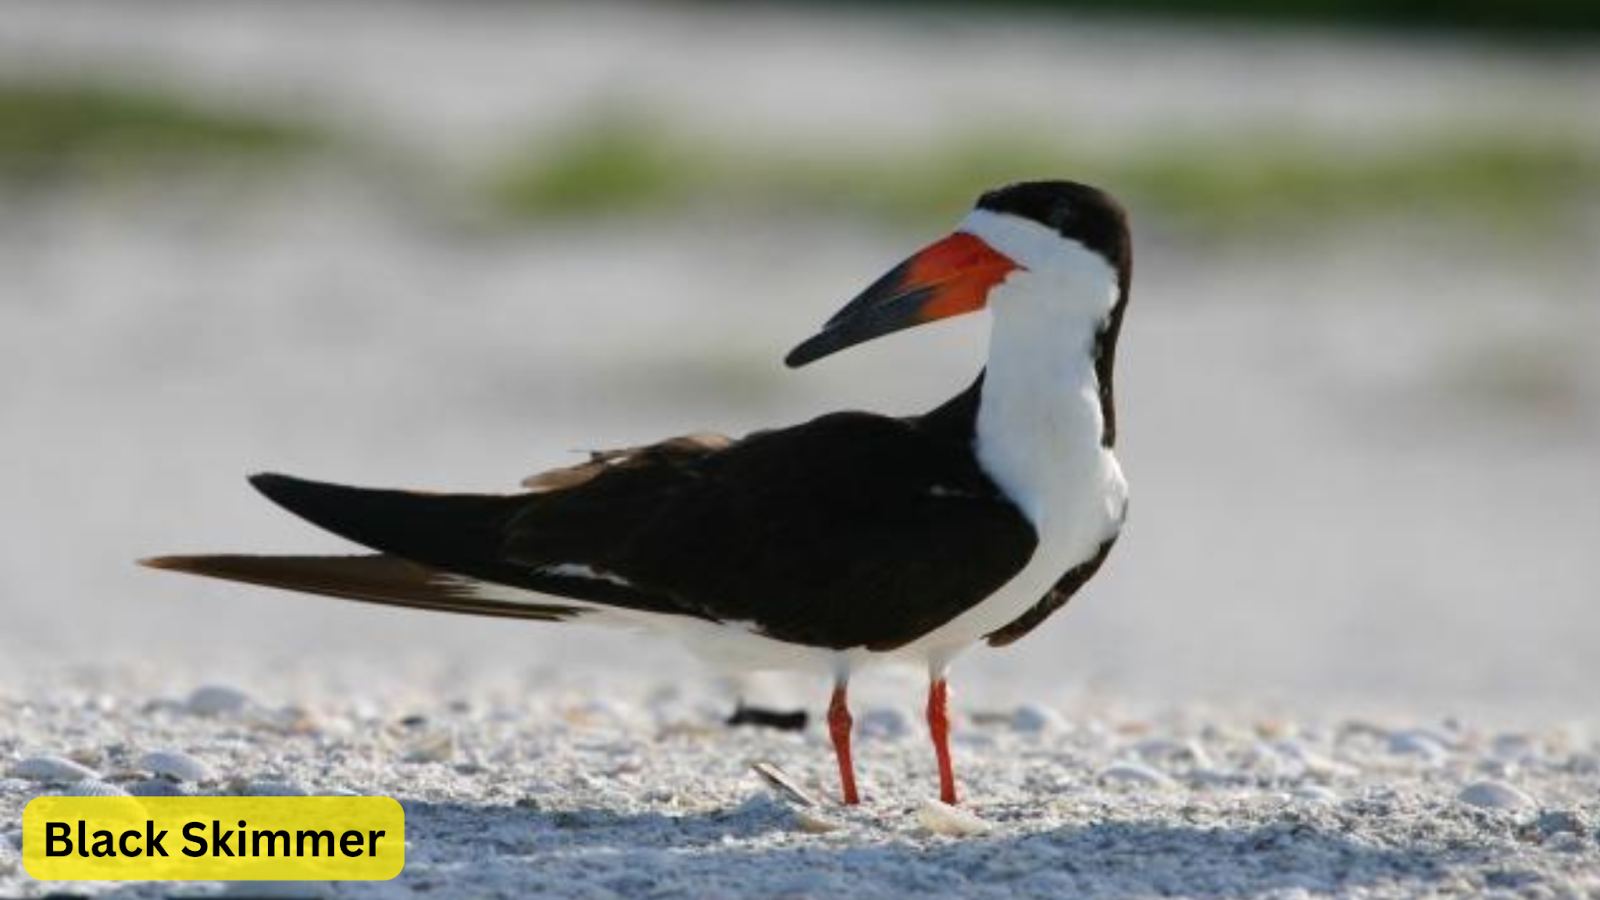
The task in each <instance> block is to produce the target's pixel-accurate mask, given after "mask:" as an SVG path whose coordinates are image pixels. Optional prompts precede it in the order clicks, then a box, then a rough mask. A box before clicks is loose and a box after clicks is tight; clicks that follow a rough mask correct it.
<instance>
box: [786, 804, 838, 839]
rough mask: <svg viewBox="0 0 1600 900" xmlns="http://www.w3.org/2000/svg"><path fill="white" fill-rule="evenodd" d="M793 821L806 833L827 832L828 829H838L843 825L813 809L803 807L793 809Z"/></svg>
mask: <svg viewBox="0 0 1600 900" xmlns="http://www.w3.org/2000/svg"><path fill="white" fill-rule="evenodd" d="M794 821H795V824H796V825H797V826H799V828H800V830H801V831H804V832H805V833H807V834H827V833H828V832H830V831H838V830H839V829H840V828H843V827H844V826H843V825H842V824H840V823H839V822H837V821H835V820H833V819H830V818H828V817H827V816H825V815H823V814H822V813H819V812H817V811H816V810H814V809H808V808H803V807H802V808H801V809H797V810H795V811H794Z"/></svg>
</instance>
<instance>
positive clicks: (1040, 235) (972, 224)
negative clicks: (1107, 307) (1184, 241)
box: [956, 209, 1116, 278]
mask: <svg viewBox="0 0 1600 900" xmlns="http://www.w3.org/2000/svg"><path fill="white" fill-rule="evenodd" d="M956 231H959V232H965V233H966V234H970V235H972V236H973V237H976V238H980V239H981V240H982V241H983V242H984V243H986V244H988V245H989V246H990V247H993V248H994V249H995V251H996V252H999V253H1001V254H1004V255H1005V256H1007V257H1009V258H1010V259H1011V261H1012V262H1014V263H1016V264H1018V265H1020V266H1022V267H1023V268H1025V269H1030V270H1032V271H1035V272H1043V271H1048V270H1052V269H1060V268H1063V267H1067V266H1071V267H1073V268H1082V267H1084V266H1085V265H1087V266H1088V267H1089V268H1091V269H1095V270H1104V271H1105V272H1106V273H1107V275H1108V276H1109V277H1112V278H1115V277H1116V273H1115V271H1114V270H1112V268H1111V264H1110V263H1108V262H1106V259H1105V257H1103V256H1101V255H1100V254H1098V253H1096V252H1095V251H1093V250H1090V249H1089V248H1088V247H1085V246H1084V245H1083V244H1081V243H1079V242H1078V241H1075V240H1072V239H1070V238H1065V237H1062V236H1061V235H1060V234H1059V233H1057V232H1056V230H1055V229H1053V228H1050V227H1048V226H1045V225H1043V224H1040V223H1039V222H1035V221H1034V220H1032V219H1028V218H1024V217H1022V216H1014V215H1011V214H1010V213H1000V212H994V211H992V210H987V209H975V210H973V211H972V212H970V213H968V214H967V217H966V218H965V219H962V220H961V224H960V225H957V226H956Z"/></svg>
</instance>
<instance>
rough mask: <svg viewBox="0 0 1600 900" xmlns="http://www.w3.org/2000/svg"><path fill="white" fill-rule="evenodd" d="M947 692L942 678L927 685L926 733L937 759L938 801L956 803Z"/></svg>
mask: <svg viewBox="0 0 1600 900" xmlns="http://www.w3.org/2000/svg"><path fill="white" fill-rule="evenodd" d="M949 699H950V695H949V690H948V689H947V688H946V686H945V682H944V679H943V678H936V679H934V680H933V682H932V683H930V684H929V685H928V733H929V734H932V735H933V752H934V754H935V755H937V756H938V757H939V799H940V800H943V801H944V802H945V803H951V804H954V803H955V802H956V770H955V767H954V766H952V765H951V764H950V710H949Z"/></svg>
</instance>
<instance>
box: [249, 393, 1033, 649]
mask: <svg viewBox="0 0 1600 900" xmlns="http://www.w3.org/2000/svg"><path fill="white" fill-rule="evenodd" d="M979 384H981V379H980V381H979V383H978V384H974V385H973V386H972V387H971V388H969V389H968V390H967V391H964V392H963V393H962V394H960V395H958V396H957V397H956V398H955V399H953V400H951V401H950V402H949V403H946V404H945V405H944V406H942V407H940V408H939V409H937V410H935V411H934V412H932V413H930V414H928V415H925V416H919V417H913V418H908V419H900V418H891V417H887V416H879V415H872V414H868V413H860V412H847V413H835V414H832V415H827V416H823V417H821V418H819V419H815V420H813V421H811V422H807V423H805V424H803V425H798V426H795V427H792V428H785V429H779V430H773V431H765V432H757V433H756V434H753V435H750V436H749V437H747V438H744V439H743V440H740V441H736V442H732V443H730V444H728V445H726V446H722V447H715V446H709V445H708V446H704V447H694V446H684V445H675V446H674V447H673V449H672V450H671V452H660V453H658V452H654V451H653V450H652V449H651V448H641V449H640V451H639V452H637V453H635V454H634V455H631V456H629V457H626V458H622V459H618V460H615V461H613V462H612V463H611V464H610V465H608V466H606V467H605V468H604V469H603V470H602V471H599V472H598V473H597V474H595V475H594V476H593V477H590V478H588V479H586V480H583V481H581V482H579V483H577V484H574V485H573V486H571V487H567V488H564V489H558V490H552V491H547V492H542V493H535V494H523V495H514V496H510V497H489V496H463V495H444V496H439V495H427V494H415V493H409V492H403V491H372V490H365V489H360V488H349V487H342V486H338V485H328V484H319V483H317V482H309V481H302V480H299V479H291V478H286V477H283V476H265V477H258V478H257V479H256V480H255V483H256V485H257V487H258V488H260V489H261V490H262V491H263V492H264V493H265V494H267V496H269V497H270V498H271V499H273V500H274V501H276V502H278V503H279V504H281V505H283V506H284V507H286V508H288V509H289V510H291V511H293V512H295V513H297V514H299V515H301V516H303V517H305V518H306V519H308V520H310V521H312V522H314V523H316V524H318V525H320V526H322V527H324V528H327V529H328V530H330V531H333V532H335V533H337V534H340V535H342V536H344V537H346V538H349V539H351V540H354V541H357V542H359V543H362V544H366V545H367V546H369V547H372V548H374V549H376V550H379V551H382V552H384V553H388V554H392V555H395V556H399V557H402V558H405V559H410V560H414V561H416V562H419V563H422V564H425V565H428V566H433V567H436V568H439V569H442V570H445V571H447V572H457V573H461V574H463V575H469V576H472V577H475V578H480V579H485V580H489V581H494V582H498V583H502V584H508V585H512V586H516V587H523V588H528V589H530V590H535V591H539V592H542V593H548V594H555V595H559V596H566V597H571V598H574V599H579V600H589V601H592V602H596V603H601V604H605V605H608V606H616V607H623V608H629V609H636V610H641V611H647V612H655V613H668V614H674V615H687V616H695V617H698V618H702V619H708V620H712V621H718V622H740V623H750V627H752V628H753V629H755V630H756V631H758V632H760V633H762V634H765V635H767V636H769V637H773V638H776V639H778V640H782V641H788V642H791V643H799V644H808V645H813V646H820V647H829V648H836V649H842V648H847V647H861V646H865V647H869V648H872V649H890V648H893V647H896V646H899V645H902V644H905V643H909V642H911V641H914V640H915V639H917V638H919V637H921V636H922V635H924V634H927V633H928V632H930V631H932V630H934V629H935V628H938V627H939V626H940V625H943V624H944V623H946V622H948V621H950V620H951V619H953V618H955V617H956V616H957V615H959V614H960V613H962V612H964V611H965V610H967V609H969V608H971V607H972V606H974V605H976V604H977V603H980V602H981V601H983V600H984V599H985V598H987V597H988V596H989V595H990V594H991V593H993V592H994V591H995V590H997V589H998V588H999V587H1000V586H1001V585H1003V584H1004V583H1005V582H1006V581H1008V580H1010V578H1011V577H1012V576H1013V575H1015V574H1016V573H1017V572H1018V571H1020V570H1021V569H1022V567H1023V566H1024V565H1026V564H1027V562H1028V560H1029V559H1030V558H1031V557H1032V555H1033V551H1034V547H1035V546H1036V544H1037V542H1038V538H1037V535H1036V533H1035V532H1034V529H1033V526H1032V525H1031V524H1030V523H1029V522H1028V521H1027V519H1026V518H1025V517H1024V516H1023V515H1022V514H1021V512H1020V511H1019V510H1018V509H1017V508H1016V507H1015V506H1014V505H1013V504H1012V503H1011V502H1010V501H1009V500H1008V499H1007V498H1006V497H1005V496H1004V495H1003V494H1002V493H1001V492H1000V490H999V489H998V487H996V486H995V484H994V483H993V482H992V481H991V480H990V479H989V478H988V476H987V475H985V474H984V472H983V471H982V469H981V468H979V466H978V463H977V459H976V458H975V456H974V455H973V453H972V449H971V447H972V435H973V426H974V422H975V419H976V413H977V402H978V397H979V393H978V392H979ZM952 562H954V563H956V564H955V565H952Z"/></svg>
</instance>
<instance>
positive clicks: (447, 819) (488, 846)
mask: <svg viewBox="0 0 1600 900" xmlns="http://www.w3.org/2000/svg"><path fill="white" fill-rule="evenodd" d="M405 805H406V812H407V825H406V827H407V844H408V851H407V852H408V859H407V865H406V871H405V873H403V874H402V875H401V876H400V878H401V882H400V884H399V885H397V886H406V883H407V882H409V883H410V884H409V887H411V888H413V889H417V890H424V891H444V892H447V893H448V892H452V890H466V891H468V892H473V893H476V892H482V891H483V890H484V889H486V888H491V887H492V886H494V885H520V886H521V887H522V888H524V889H536V890H543V891H547V892H551V893H557V894H566V893H573V894H580V895H585V896H590V895H596V896H607V895H619V896H678V895H680V894H682V895H685V896H700V895H703V894H702V890H703V889H704V888H705V887H706V886H718V887H719V889H721V890H724V891H731V892H732V894H734V895H739V896H827V895H830V894H837V895H840V896H862V895H863V894H865V895H868V896H876V895H879V894H881V895H883V896H906V895H915V896H940V895H949V896H975V895H987V894H989V893H994V892H998V893H1000V894H1003V895H1005V896H1022V897H1027V896H1041V897H1083V898H1095V897H1126V896H1172V895H1177V896H1185V897H1198V898H1223V897H1239V896H1246V897H1249V896H1257V895H1262V894H1269V895H1270V894H1273V893H1276V892H1291V891H1294V890H1295V889H1305V890H1308V891H1311V892H1312V893H1317V892H1319V891H1327V890H1332V891H1334V892H1336V893H1337V892H1343V891H1348V890H1350V889H1353V888H1358V887H1363V886H1373V885H1383V886H1387V887H1388V888H1389V889H1391V890H1400V891H1401V892H1403V893H1412V892H1423V891H1425V889H1426V888H1427V887H1428V886H1429V885H1434V884H1437V883H1439V882H1441V881H1444V880H1446V879H1447V878H1449V877H1451V874H1450V873H1451V871H1452V870H1453V869H1455V868H1456V867H1458V866H1460V865H1463V864H1471V863H1474V862H1477V863H1482V862H1485V861H1486V860H1487V857H1488V856H1490V855H1492V853H1493V851H1492V850H1491V849H1490V848H1487V847H1461V848H1454V849H1448V850H1445V849H1440V848H1438V847H1430V846H1420V845H1419V846H1417V847H1410V848H1396V847H1380V846H1373V845H1371V844H1368V843H1364V842H1362V841H1358V840H1355V839H1353V838H1351V837H1349V836H1347V835H1344V834H1341V833H1338V831H1336V830H1333V829H1330V828H1327V827H1326V826H1323V827H1318V826H1312V825H1308V824H1306V823H1305V822H1303V821H1298V820H1293V819H1286V820H1283V821H1277V822H1269V823H1263V824H1252V825H1249V826H1241V827H1227V826H1201V825H1187V824H1180V823H1173V822H1169V821H1152V820H1141V819H1116V820H1107V821H1100V822H1094V823H1088V824H1073V825H1062V826H1057V827H1054V828H1050V829H1045V830H1038V829H1036V828H1030V827H1023V826H1021V825H1019V826H1018V827H1015V828H1010V827H1007V824H1006V823H1005V822H1004V821H1000V822H998V823H997V825H998V826H999V827H997V828H996V829H995V830H994V831H993V832H992V833H991V834H988V835H984V836H980V837H974V838H967V839H937V840H934V841H932V842H931V843H930V842H928V841H923V840H914V839H913V837H912V835H911V834H910V833H907V834H886V835H885V836H884V838H886V839H883V838H878V839H874V840H871V841H870V842H869V841H863V840H862V839H861V838H860V837H859V835H854V834H851V833H850V832H848V831H841V832H834V833H831V834H821V835H815V834H806V833H803V832H800V831H798V830H797V829H796V828H795V821H794V818H793V815H792V813H791V812H790V811H789V810H788V809H787V808H785V807H784V806H782V805H781V804H780V803H778V802H777V801H774V800H769V799H767V798H766V797H760V798H756V799H753V800H751V801H748V802H746V803H745V804H742V805H740V806H737V807H733V808H731V809H728V810H725V811H719V812H713V813H701V814H692V815H669V814H666V813H653V812H646V813H619V812H615V811H610V810H605V809H579V810H557V811H548V810H540V809H533V808H525V807H515V806H480V805H469V804H458V803H426V802H407V803H406V804H405ZM895 815H896V816H902V813H896V814H895ZM910 815H911V813H910V812H909V811H906V812H904V813H903V817H909V816H910ZM901 821H904V818H902V819H901Z"/></svg>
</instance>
